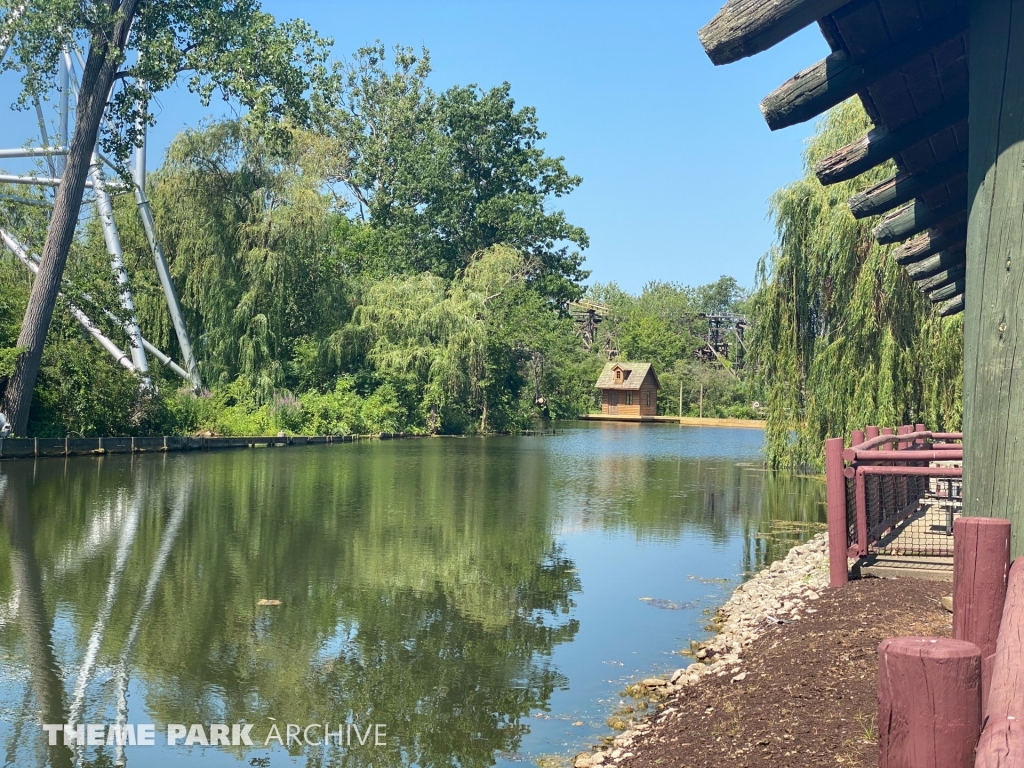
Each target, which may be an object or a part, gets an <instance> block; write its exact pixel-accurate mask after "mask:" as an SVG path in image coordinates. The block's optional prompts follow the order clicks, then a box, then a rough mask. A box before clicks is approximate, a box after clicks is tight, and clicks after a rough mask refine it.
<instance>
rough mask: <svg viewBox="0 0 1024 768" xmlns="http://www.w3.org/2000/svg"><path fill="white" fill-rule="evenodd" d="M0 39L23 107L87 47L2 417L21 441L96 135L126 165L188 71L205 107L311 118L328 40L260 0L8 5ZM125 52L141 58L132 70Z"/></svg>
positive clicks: (0, 66)
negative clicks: (61, 62) (278, 17)
mask: <svg viewBox="0 0 1024 768" xmlns="http://www.w3.org/2000/svg"><path fill="white" fill-rule="evenodd" d="M0 31H2V36H3V38H4V39H5V40H6V41H8V45H9V46H10V50H11V55H10V57H9V58H7V59H6V60H4V61H2V62H0V71H4V70H9V69H13V68H15V67H24V72H25V74H24V76H23V78H22V84H23V89H22V92H21V96H20V99H19V102H18V104H19V105H20V106H25V105H26V104H27V103H28V102H29V101H31V100H32V99H33V98H35V97H37V96H39V95H41V94H43V93H45V92H46V91H48V90H49V89H50V88H51V87H52V85H53V82H52V81H53V78H54V71H55V69H56V65H57V59H58V57H59V56H61V55H62V51H63V50H65V49H71V48H74V47H76V46H78V45H80V44H81V45H83V46H87V48H88V50H87V52H86V58H85V63H84V66H83V68H82V72H81V82H80V83H79V87H78V92H77V101H76V108H75V125H74V129H73V132H72V136H71V140H70V142H69V147H68V154H67V158H66V166H65V170H64V173H63V177H62V179H61V183H60V186H59V187H58V188H57V193H56V197H55V199H54V205H53V211H52V215H51V221H50V227H49V231H48V234H47V237H46V242H45V245H44V246H43V250H42V260H41V263H40V268H39V273H38V276H37V277H36V279H35V281H34V283H33V287H32V292H31V295H30V297H29V301H28V304H27V306H26V309H25V317H24V320H23V321H22V326H21V331H20V333H19V336H18V347H20V348H22V349H24V352H23V353H22V354H21V355H20V356H19V358H18V361H17V363H16V365H15V370H14V372H13V374H12V376H11V378H10V381H9V382H8V384H7V388H6V391H5V394H4V403H3V406H4V410H5V411H6V412H7V413H8V414H9V415H10V416H11V422H12V425H13V427H14V430H15V432H17V433H20V434H24V433H25V429H26V427H27V424H28V417H29V406H30V404H31V400H32V392H33V389H34V387H35V382H36V377H37V374H38V371H39V365H40V362H41V360H42V355H43V344H44V341H45V339H46V333H47V330H48V328H49V326H50V320H51V318H52V316H53V310H54V306H55V304H56V301H57V294H58V292H59V291H60V290H61V282H62V279H63V275H64V267H65V264H66V262H67V258H68V253H69V252H70V249H71V245H72V241H73V239H74V235H75V230H76V227H77V223H78V215H79V210H80V208H81V204H82V194H83V191H84V188H85V180H86V176H87V175H88V173H89V167H90V165H91V162H92V155H93V152H94V149H95V148H96V146H97V139H100V146H101V147H102V148H103V149H104V150H105V151H107V152H110V153H111V154H112V155H113V156H114V157H116V158H117V159H119V160H124V159H126V157H127V155H128V151H129V149H130V147H131V146H132V145H133V144H134V143H135V142H136V141H137V140H138V133H137V126H138V125H140V124H143V123H147V122H151V121H152V116H151V115H150V114H149V112H148V106H147V105H148V101H149V98H150V96H151V95H152V94H154V93H156V92H158V91H161V90H163V89H165V88H167V87H168V86H170V85H171V84H172V83H173V82H174V81H175V79H176V77H177V75H178V74H179V73H181V72H190V73H191V75H190V77H189V80H188V87H189V88H190V90H192V91H193V92H196V93H198V94H199V96H200V98H201V100H202V102H203V103H204V104H209V102H210V99H211V98H212V96H213V94H214V93H216V92H220V93H223V94H224V95H225V96H228V97H234V98H237V99H238V100H239V101H240V102H241V104H242V105H243V106H244V107H245V108H247V109H248V110H249V112H250V114H251V115H252V117H253V119H255V120H259V121H261V122H264V123H265V124H267V125H268V126H269V125H270V124H271V123H272V122H273V121H275V120H277V119H279V118H281V117H283V116H285V115H288V116H290V117H292V118H293V119H294V120H297V121H299V122H302V121H304V120H306V119H308V118H309V116H310V108H311V103H312V102H311V101H310V99H309V98H308V96H309V89H310V86H311V85H323V84H325V83H326V81H327V74H328V73H327V70H326V68H325V64H324V62H325V55H326V54H325V49H326V44H327V42H328V41H326V40H323V39H321V38H319V37H318V36H317V35H316V34H315V33H314V32H313V31H312V30H311V29H310V28H309V27H308V25H306V24H305V23H303V22H299V21H293V22H288V23H286V24H277V23H276V22H275V21H274V19H273V18H272V17H271V16H269V15H268V14H266V13H263V12H262V11H261V10H260V7H259V4H258V3H257V2H255V0H240V1H239V2H221V1H220V0H199V1H198V2H197V1H196V0H189V1H188V2H186V0H169V1H168V2H160V3H142V2H139V0H85V2H80V3H44V4H31V5H24V4H22V3H19V2H15V1H12V0H3V2H0ZM130 51H135V52H136V53H137V54H138V55H137V56H136V57H135V62H134V63H129V61H128V60H129V52H130ZM108 105H109V108H108ZM105 115H106V117H107V120H106V123H105V125H106V126H107V127H106V128H105V129H104V134H103V135H102V136H101V135H100V124H101V121H102V120H103V118H104V116H105Z"/></svg>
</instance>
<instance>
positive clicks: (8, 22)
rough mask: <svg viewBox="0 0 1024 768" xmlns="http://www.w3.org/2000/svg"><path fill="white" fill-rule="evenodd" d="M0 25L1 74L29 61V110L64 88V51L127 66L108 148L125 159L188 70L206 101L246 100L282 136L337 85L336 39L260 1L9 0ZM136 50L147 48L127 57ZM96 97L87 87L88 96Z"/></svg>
mask: <svg viewBox="0 0 1024 768" xmlns="http://www.w3.org/2000/svg"><path fill="white" fill-rule="evenodd" d="M126 14H127V16H126ZM123 21H127V22H128V23H129V31H128V33H127V39H126V40H124V41H123V43H122V44H119V41H117V40H116V39H115V35H114V31H115V29H116V28H117V24H118V23H119V22H123ZM0 29H3V30H4V38H5V40H9V41H10V44H11V54H10V55H8V56H7V57H6V59H5V60H4V61H3V62H0V72H4V71H7V70H14V69H19V68H24V69H23V76H22V86H23V87H22V92H21V94H20V95H19V98H18V101H17V104H16V106H18V107H19V108H27V107H28V106H29V105H30V104H31V102H32V99H33V98H34V97H35V96H36V95H42V94H45V93H46V92H47V91H49V90H50V89H52V88H53V87H54V85H55V83H54V80H55V72H56V69H57V60H58V57H59V56H60V55H61V50H62V48H64V47H72V46H79V47H80V48H83V49H86V51H87V55H88V56H89V57H90V59H92V58H93V57H94V56H96V55H100V56H103V57H111V58H112V59H113V63H114V65H115V66H119V67H120V70H119V71H118V73H117V75H116V81H115V82H116V85H117V87H115V89H114V90H113V92H112V95H111V98H110V101H109V105H108V107H107V112H106V118H107V119H106V120H105V122H104V124H103V128H102V131H103V136H102V146H103V148H104V149H105V150H106V151H107V152H109V153H110V154H112V155H113V156H115V157H117V158H119V159H121V160H124V159H125V158H127V156H128V154H129V152H130V151H131V147H132V146H134V144H135V142H136V140H137V127H136V126H137V124H138V123H140V122H141V123H146V124H152V123H153V116H152V115H151V114H150V113H149V112H148V105H149V100H150V97H151V96H152V95H153V94H156V93H159V92H160V91H163V90H165V89H167V88H168V87H170V86H171V85H172V84H173V83H174V82H175V81H176V80H177V77H178V75H179V74H181V73H187V80H186V85H187V87H188V89H189V90H190V91H192V92H193V93H195V94H198V96H199V97H200V100H201V102H202V103H203V105H204V106H208V105H209V104H210V102H211V99H212V98H213V96H214V95H220V96H222V97H223V98H224V99H225V100H227V99H233V100H237V101H238V102H239V103H240V104H241V105H242V107H243V108H244V109H245V110H246V111H247V113H248V114H249V117H250V119H251V120H253V121H255V122H258V123H259V124H260V125H261V126H262V128H263V130H264V131H265V132H267V133H268V134H274V135H277V136H281V135H282V134H281V133H280V131H279V128H280V126H281V120H282V118H285V117H288V118H289V119H290V120H292V121H294V122H298V123H307V122H309V121H310V120H311V119H312V118H313V117H314V115H315V114H316V113H317V112H322V108H323V107H324V101H323V99H324V96H325V94H327V93H328V92H329V90H330V86H329V83H330V81H331V76H330V72H329V70H328V68H327V63H326V62H327V51H328V49H329V48H330V45H331V42H332V41H330V40H328V39H325V38H321V37H320V36H318V35H317V34H316V33H315V32H314V31H313V30H312V28H311V27H310V26H309V25H308V24H306V23H305V22H304V21H299V20H296V21H288V22H284V23H277V22H276V21H275V20H274V18H273V17H272V16H271V15H269V14H267V13H264V12H263V11H262V10H261V9H260V4H259V3H258V2H256V0H241V2H223V1H222V0H187V1H186V0H168V1H167V2H159V3H134V2H131V3H129V2H121V3H118V2H115V3H110V2H100V0H85V1H84V2H80V3H68V2H47V3H31V4H25V3H22V2H19V1H18V0H0ZM128 50H131V51H135V52H137V55H131V56H127V55H125V51H128ZM84 80H85V78H83V87H84V86H85V85H86V83H85V82H84ZM104 87H105V86H104ZM89 96H91V94H86V93H83V98H86V97H89Z"/></svg>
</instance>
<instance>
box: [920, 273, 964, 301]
mask: <svg viewBox="0 0 1024 768" xmlns="http://www.w3.org/2000/svg"><path fill="white" fill-rule="evenodd" d="M963 293H964V280H963V278H961V279H960V280H954V281H953V282H952V283H950V284H949V285H944V286H942V287H941V288H938V289H936V290H934V291H932V292H931V293H929V294H928V301H930V302H931V303H932V304H939V303H941V302H943V301H949V300H950V299H952V298H954V297H956V296H962V295H963Z"/></svg>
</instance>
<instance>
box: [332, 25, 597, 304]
mask: <svg viewBox="0 0 1024 768" xmlns="http://www.w3.org/2000/svg"><path fill="white" fill-rule="evenodd" d="M387 59H388V54H387V51H386V49H385V48H384V46H382V45H380V44H379V43H378V44H377V45H374V46H371V47H367V48H362V49H360V50H359V51H358V52H357V53H356V54H355V56H354V57H353V61H352V63H351V64H350V65H349V66H347V67H344V68H340V69H339V77H338V79H337V80H336V82H338V83H339V92H338V94H337V97H336V101H337V103H338V108H337V109H336V110H335V111H334V112H333V113H332V115H331V117H330V118H329V120H328V126H327V131H326V132H327V135H326V136H324V137H322V138H320V139H319V140H318V141H314V142H313V144H312V150H313V153H314V154H315V155H316V156H317V158H318V159H319V162H321V163H322V164H323V171H322V173H323V175H324V176H325V177H326V178H327V179H329V180H332V181H335V182H338V183H340V184H341V185H342V186H343V189H344V190H345V192H346V194H347V195H348V197H349V198H350V199H351V201H352V203H353V204H354V205H355V206H356V208H357V209H358V216H359V218H360V219H368V220H369V223H370V226H371V228H372V230H373V233H374V235H375V240H376V242H375V248H374V250H373V252H371V253H368V254H366V256H365V258H366V262H367V266H368V267H369V268H370V269H372V270H373V271H374V272H375V273H377V274H381V273H390V272H393V271H395V270H401V271H404V272H412V273H420V272H425V271H429V272H431V273H432V274H435V275H438V276H440V277H443V278H445V279H452V278H454V277H455V276H456V275H457V274H458V272H459V271H460V270H462V269H464V268H465V267H466V266H467V265H468V264H469V263H470V261H471V259H472V257H473V254H475V253H478V252H480V251H483V250H486V249H487V248H490V247H492V246H495V245H498V244H505V245H508V246H510V247H512V248H514V249H515V250H517V251H520V252H522V253H525V254H529V255H530V256H531V258H532V259H533V265H532V266H533V270H532V272H531V274H530V276H529V277H530V280H531V282H532V283H534V284H535V287H536V289H537V290H538V291H539V292H540V293H541V294H542V295H545V296H548V297H551V298H554V299H557V300H566V299H571V298H575V297H577V296H578V295H579V293H580V288H579V281H580V280H582V279H583V278H585V277H586V275H587V273H586V272H585V271H583V270H582V268H581V265H582V257H581V256H580V255H579V253H578V252H575V251H571V250H570V249H571V247H572V246H573V245H575V246H578V247H582V248H585V247H586V246H587V244H588V238H587V235H586V233H585V232H584V231H583V230H582V229H581V228H579V227H575V226H572V225H571V224H569V223H568V221H567V220H566V218H565V214H564V213H562V212H561V211H550V210H548V206H549V205H550V202H551V201H552V199H557V198H559V197H562V196H564V195H566V194H568V193H570V192H571V191H572V190H573V189H575V188H576V187H577V186H579V184H580V182H581V179H580V177H579V176H572V175H569V173H568V172H567V171H566V169H565V166H564V165H563V158H561V157H557V158H552V157H548V156H547V155H546V154H545V153H544V151H543V149H541V147H540V146H539V144H540V142H541V141H543V139H544V138H545V135H546V134H545V133H544V132H543V131H541V130H540V129H539V128H538V123H537V115H536V111H535V110H534V109H533V108H532V107H523V108H520V109H516V105H515V101H514V100H513V99H512V97H511V87H510V86H509V84H508V83H504V84H502V85H501V86H498V87H496V88H492V89H490V90H488V91H484V90H482V89H480V88H477V87H476V86H474V85H470V86H454V87H452V88H449V89H448V90H446V91H444V92H443V93H440V94H437V93H435V92H433V91H432V90H431V89H430V88H429V87H428V86H427V85H426V82H425V81H426V78H427V76H428V75H429V73H430V58H429V54H428V53H427V51H426V50H424V51H423V52H422V54H421V55H420V56H416V55H415V54H414V52H413V50H412V49H411V48H402V47H401V46H398V47H396V48H395V52H394V57H393V62H392V67H388V66H387Z"/></svg>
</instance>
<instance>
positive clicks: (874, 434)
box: [864, 426, 878, 440]
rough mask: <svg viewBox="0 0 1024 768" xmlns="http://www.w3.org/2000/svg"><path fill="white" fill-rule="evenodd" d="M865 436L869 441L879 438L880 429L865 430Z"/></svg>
mask: <svg viewBox="0 0 1024 768" xmlns="http://www.w3.org/2000/svg"><path fill="white" fill-rule="evenodd" d="M864 435H865V437H867V439H868V440H871V439H873V438H876V437H878V427H873V426H872V427H868V428H867V429H865V430H864Z"/></svg>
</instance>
